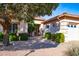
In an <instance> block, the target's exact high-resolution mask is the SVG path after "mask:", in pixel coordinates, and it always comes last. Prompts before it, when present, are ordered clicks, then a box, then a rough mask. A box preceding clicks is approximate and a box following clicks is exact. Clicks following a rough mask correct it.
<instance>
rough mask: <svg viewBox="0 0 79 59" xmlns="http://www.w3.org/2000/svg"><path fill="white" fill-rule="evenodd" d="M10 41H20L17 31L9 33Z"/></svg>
mask: <svg viewBox="0 0 79 59" xmlns="http://www.w3.org/2000/svg"><path fill="white" fill-rule="evenodd" d="M9 40H10V41H18V36H17V35H16V34H15V33H9Z"/></svg>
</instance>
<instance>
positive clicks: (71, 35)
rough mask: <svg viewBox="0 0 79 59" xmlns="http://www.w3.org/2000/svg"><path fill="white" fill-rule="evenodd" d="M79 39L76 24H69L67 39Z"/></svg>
mask: <svg viewBox="0 0 79 59" xmlns="http://www.w3.org/2000/svg"><path fill="white" fill-rule="evenodd" d="M72 40H79V30H78V27H77V26H76V25H69V26H68V35H67V38H66V41H72Z"/></svg>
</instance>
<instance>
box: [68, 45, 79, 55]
mask: <svg viewBox="0 0 79 59" xmlns="http://www.w3.org/2000/svg"><path fill="white" fill-rule="evenodd" d="M66 54H67V55H68V56H79V47H78V46H74V47H73V46H72V47H70V48H69V49H68V51H66Z"/></svg>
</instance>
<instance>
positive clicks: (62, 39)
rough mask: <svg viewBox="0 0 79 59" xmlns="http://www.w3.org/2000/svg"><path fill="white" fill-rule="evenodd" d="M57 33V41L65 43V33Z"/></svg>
mask: <svg viewBox="0 0 79 59" xmlns="http://www.w3.org/2000/svg"><path fill="white" fill-rule="evenodd" d="M55 35H56V37H55V38H56V42H57V43H63V42H64V34H63V33H57V34H55Z"/></svg>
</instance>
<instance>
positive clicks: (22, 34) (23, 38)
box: [19, 33, 28, 41]
mask: <svg viewBox="0 0 79 59" xmlns="http://www.w3.org/2000/svg"><path fill="white" fill-rule="evenodd" d="M19 39H20V40H21V41H26V40H28V34H27V33H20V34H19Z"/></svg>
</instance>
